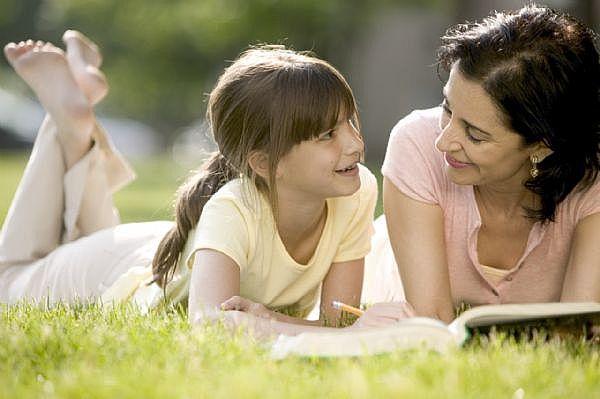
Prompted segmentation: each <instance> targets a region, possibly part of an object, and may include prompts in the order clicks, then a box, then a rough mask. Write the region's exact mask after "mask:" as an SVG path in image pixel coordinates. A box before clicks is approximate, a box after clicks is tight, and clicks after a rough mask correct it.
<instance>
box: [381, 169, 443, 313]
mask: <svg viewBox="0 0 600 399" xmlns="http://www.w3.org/2000/svg"><path fill="white" fill-rule="evenodd" d="M383 207H384V213H385V217H386V222H387V227H388V232H389V236H390V242H391V244H392V249H393V251H394V257H395V259H396V263H397V264H398V269H399V272H400V277H401V279H402V283H403V285H404V291H405V293H406V299H407V301H408V302H409V303H410V304H411V305H412V306H413V308H414V310H415V312H416V314H417V315H418V316H426V317H434V318H437V319H440V320H442V321H444V322H446V323H448V322H450V321H451V320H452V319H453V318H454V312H453V309H452V298H451V294H450V278H449V275H448V264H447V262H446V250H445V242H444V219H443V214H442V209H441V208H440V207H439V206H437V205H431V204H426V203H423V202H419V201H416V200H414V199H412V198H409V197H408V196H406V195H405V194H403V193H402V192H400V190H398V188H396V186H395V185H394V184H393V183H392V182H391V181H390V180H388V179H387V178H384V180H383Z"/></svg>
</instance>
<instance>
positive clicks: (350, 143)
mask: <svg viewBox="0 0 600 399" xmlns="http://www.w3.org/2000/svg"><path fill="white" fill-rule="evenodd" d="M348 125H349V126H348V129H345V130H346V132H345V134H344V136H345V138H346V144H345V147H346V152H347V153H349V154H354V153H356V152H363V151H364V149H365V143H364V141H363V139H362V136H361V135H360V133H359V131H358V130H357V129H356V128H355V127H354V126H353V125H352V124H350V123H348Z"/></svg>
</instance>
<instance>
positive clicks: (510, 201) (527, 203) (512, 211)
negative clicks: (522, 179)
mask: <svg viewBox="0 0 600 399" xmlns="http://www.w3.org/2000/svg"><path fill="white" fill-rule="evenodd" d="M473 190H474V193H475V198H476V200H477V204H478V206H479V208H480V211H482V210H484V211H486V213H488V214H495V215H496V216H499V217H505V218H514V217H519V216H521V217H522V216H524V213H523V209H524V208H529V209H532V208H533V209H535V208H536V207H537V206H538V205H539V200H538V197H537V196H536V195H535V194H534V193H532V192H531V191H529V190H527V189H526V188H525V187H523V186H520V187H518V188H517V187H506V186H490V185H483V186H474V187H473Z"/></svg>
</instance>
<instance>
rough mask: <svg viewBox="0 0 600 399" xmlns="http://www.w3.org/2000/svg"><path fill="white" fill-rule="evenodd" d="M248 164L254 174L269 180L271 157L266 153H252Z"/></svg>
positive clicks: (256, 151) (257, 151)
mask: <svg viewBox="0 0 600 399" xmlns="http://www.w3.org/2000/svg"><path fill="white" fill-rule="evenodd" d="M248 164H249V165H250V168H251V169H252V171H253V172H254V173H256V174H257V175H258V176H260V177H262V178H263V179H265V180H269V157H268V156H267V154H266V153H265V152H264V151H259V150H255V151H251V152H250V155H249V156H248Z"/></svg>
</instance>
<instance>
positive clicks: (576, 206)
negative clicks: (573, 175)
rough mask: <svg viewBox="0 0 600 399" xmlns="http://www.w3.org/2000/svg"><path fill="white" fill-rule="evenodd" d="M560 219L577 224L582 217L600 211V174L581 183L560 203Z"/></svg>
mask: <svg viewBox="0 0 600 399" xmlns="http://www.w3.org/2000/svg"><path fill="white" fill-rule="evenodd" d="M557 211H558V212H559V215H558V218H557V219H558V220H561V221H566V220H568V221H570V222H571V223H573V224H576V223H577V222H579V221H580V220H581V219H583V218H585V217H586V216H589V215H591V214H594V213H598V212H600V175H598V176H596V177H595V178H594V179H592V180H591V181H590V182H589V183H587V184H584V183H583V182H582V183H580V184H579V185H578V186H577V187H575V188H574V189H573V191H571V192H570V193H569V195H567V197H566V198H565V199H564V201H563V202H562V203H561V204H560V205H559V207H558V209H557Z"/></svg>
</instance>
